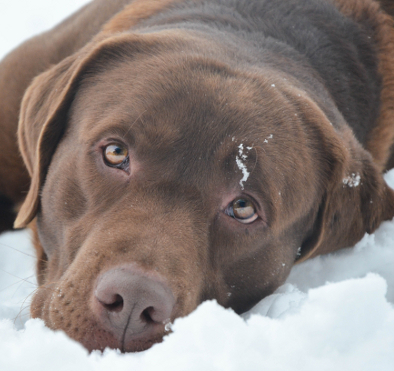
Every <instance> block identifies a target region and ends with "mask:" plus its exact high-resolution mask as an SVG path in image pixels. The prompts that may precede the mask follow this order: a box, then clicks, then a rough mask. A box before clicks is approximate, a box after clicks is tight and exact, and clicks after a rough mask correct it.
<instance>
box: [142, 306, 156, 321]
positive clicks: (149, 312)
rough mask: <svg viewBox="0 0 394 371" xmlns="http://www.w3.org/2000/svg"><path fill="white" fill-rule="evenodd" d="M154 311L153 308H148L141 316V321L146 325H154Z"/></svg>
mask: <svg viewBox="0 0 394 371" xmlns="http://www.w3.org/2000/svg"><path fill="white" fill-rule="evenodd" d="M153 311H154V309H153V307H148V308H146V309H145V310H144V311H143V312H142V313H141V316H140V318H141V320H142V321H143V322H145V323H153V322H155V321H154V320H153V319H152V313H153Z"/></svg>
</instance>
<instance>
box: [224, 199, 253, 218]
mask: <svg viewBox="0 0 394 371" xmlns="http://www.w3.org/2000/svg"><path fill="white" fill-rule="evenodd" d="M239 200H247V201H249V202H250V203H251V204H252V206H253V209H254V214H253V215H252V216H251V217H250V218H246V219H242V218H239V217H236V216H235V214H234V204H235V203H236V202H238V201H239ZM224 213H225V214H226V215H228V216H230V217H231V218H233V219H235V220H236V221H237V222H239V223H242V224H252V223H253V222H254V221H255V220H257V219H258V218H259V213H258V204H257V203H256V201H255V200H254V198H253V197H248V196H239V197H236V198H234V199H233V200H232V201H231V202H230V203H229V204H228V205H227V207H226V209H225V210H224Z"/></svg>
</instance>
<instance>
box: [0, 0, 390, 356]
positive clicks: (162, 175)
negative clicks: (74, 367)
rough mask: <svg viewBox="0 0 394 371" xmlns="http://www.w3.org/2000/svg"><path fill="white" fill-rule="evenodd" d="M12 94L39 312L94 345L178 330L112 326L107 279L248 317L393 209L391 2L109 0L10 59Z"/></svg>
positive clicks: (0, 108)
mask: <svg viewBox="0 0 394 371" xmlns="http://www.w3.org/2000/svg"><path fill="white" fill-rule="evenodd" d="M125 5H126V6H125ZM383 8H384V9H386V10H387V11H388V12H391V10H392V5H391V2H389V1H384V2H383ZM93 20H94V21H93ZM100 30H101V31H100ZM43 41H45V45H47V46H46V47H45V48H43V45H44V43H43ZM15 66H17V68H15ZM21 72H23V73H21ZM32 79H33V80H32ZM31 80H32V81H31ZM30 82H31V83H30ZM0 86H1V89H0V92H1V93H0V94H2V96H4V100H2V99H0V104H1V105H0V112H1V113H2V116H1V120H2V121H1V122H0V124H1V126H0V127H1V128H2V130H4V133H5V135H4V136H2V141H3V142H2V145H4V148H5V149H6V151H2V152H1V153H0V156H4V155H7V156H4V160H3V157H0V163H2V165H1V166H0V179H6V181H3V183H0V195H1V196H0V208H1V210H2V213H3V210H4V213H3V214H2V215H5V217H2V218H0V231H1V230H5V229H7V228H9V226H10V224H11V222H10V220H11V219H13V212H14V211H13V210H14V209H15V208H16V206H15V205H17V204H18V203H20V202H22V201H23V202H22V204H21V207H20V210H19V213H18V216H17V218H16V221H15V226H16V227H17V228H21V227H24V226H26V225H28V224H29V223H31V227H32V229H33V232H34V236H35V240H34V245H35V247H36V250H37V256H38V264H37V275H38V282H39V284H40V287H39V289H38V290H37V292H36V294H35V295H34V298H33V303H32V306H31V313H32V316H33V317H40V318H42V319H44V320H45V322H46V324H47V325H48V326H49V327H51V328H54V329H62V330H64V331H65V332H66V333H67V334H68V335H69V336H71V337H72V338H74V339H76V340H78V341H80V342H81V343H82V344H83V345H84V346H85V347H86V348H88V349H89V350H92V349H104V348H105V347H107V346H109V347H112V348H120V349H121V350H122V351H136V350H142V349H146V348H148V347H149V346H151V345H152V344H153V343H155V342H158V341H161V339H162V336H163V335H164V334H165V333H166V330H165V327H164V324H163V323H156V324H155V326H156V329H157V330H155V331H154V332H145V335H144V334H142V335H141V334H137V335H136V334H135V333H133V331H132V330H130V328H129V327H128V323H129V322H127V324H126V325H125V327H124V328H123V327H122V329H121V331H120V330H119V329H116V328H114V327H113V326H112V327H111V326H110V325H109V324H108V320H107V319H103V318H104V317H103V314H102V313H103V312H102V311H103V308H102V303H101V304H98V295H99V294H98V291H99V288H100V282H102V280H103V279H104V278H103V277H106V278H105V279H107V277H108V276H109V273H108V272H115V271H116V273H113V274H114V276H113V277H118V274H119V271H122V270H126V271H132V272H133V275H138V276H143V277H145V279H147V280H150V281H152V280H153V281H155V282H156V283H157V282H159V284H157V285H159V286H160V287H165V288H166V289H165V290H164V291H166V290H167V289H168V290H167V291H168V292H171V294H170V296H171V297H172V295H173V298H174V300H175V305H174V307H173V309H172V311H171V315H170V320H171V321H173V320H174V319H175V318H177V317H181V316H185V315H187V314H188V313H190V312H191V311H192V310H194V309H195V308H196V306H197V305H198V304H199V303H201V302H202V301H204V300H207V299H216V300H217V301H218V302H219V303H220V304H222V305H223V306H225V307H231V308H233V309H234V310H235V311H237V312H238V313H241V312H243V311H245V310H247V309H249V308H250V307H251V306H253V305H254V304H256V303H257V302H258V301H259V300H261V299H262V298H263V297H264V296H266V295H269V294H271V293H272V292H273V291H274V290H275V289H276V288H277V287H278V286H279V285H281V284H282V283H283V282H284V280H285V279H286V277H287V276H288V274H289V272H290V269H291V267H292V266H293V264H295V263H296V262H299V261H303V260H305V259H308V258H310V257H313V256H316V255H319V254H325V253H329V252H332V251H335V250H337V249H340V248H343V247H346V246H352V245H353V244H355V243H356V242H357V241H359V240H360V239H361V238H362V236H363V235H364V234H365V233H366V232H367V233H372V232H373V231H374V230H375V229H376V228H377V227H378V226H379V224H380V223H381V222H382V221H384V220H389V219H391V218H392V217H393V216H394V192H393V190H391V189H390V188H389V187H388V186H387V185H386V183H385V181H384V180H383V177H382V171H383V170H384V169H388V168H389V167H391V166H392V165H393V163H394V160H393V156H394V155H393V151H392V148H393V142H394V124H393V122H394V120H393V119H394V117H393V115H394V111H393V102H394V33H393V20H392V18H391V16H390V15H389V14H388V13H386V12H385V11H384V10H382V9H381V7H380V5H379V3H378V2H376V1H373V0H350V1H349V0H332V1H331V0H275V1H270V0H241V1H240V0H168V1H154V0H149V1H148V0H144V1H140V0H135V1H111V2H106V1H104V0H96V1H93V2H92V3H91V4H89V5H87V6H86V7H85V8H83V9H82V10H81V11H79V12H78V13H76V14H75V15H73V16H72V17H71V18H70V19H68V20H66V21H65V22H64V23H62V24H61V25H59V26H58V27H57V28H55V29H54V30H52V31H49V32H48V33H46V34H43V35H41V36H38V37H36V38H34V39H32V40H30V41H28V42H27V43H25V44H23V45H22V46H21V47H20V48H18V49H16V50H15V51H14V52H13V53H11V54H10V55H9V56H7V57H6V58H5V59H4V60H3V61H2V63H1V64H0ZM4 92H7V93H4ZM10 92H12V93H10ZM23 92H24V97H23V100H22V102H21V99H22V95H23ZM18 114H19V115H20V119H19V128H18V138H19V148H20V151H21V154H22V157H23V160H24V163H22V161H21V159H20V157H19V155H18V152H17V148H16V142H15V140H14V139H15V138H14V135H15V132H16V122H17V116H18ZM111 141H115V142H117V143H119V142H121V143H123V144H124V145H126V146H127V148H128V150H129V163H128V167H127V169H126V170H121V169H115V168H113V167H110V166H108V164H106V163H105V161H104V160H103V148H105V146H106V145H107V144H108V143H111ZM240 163H241V165H240ZM25 167H26V168H25ZM245 169H247V171H248V176H246V175H245ZM27 174H28V175H29V176H28V175H27ZM245 177H246V179H245ZM29 183H30V185H29ZM26 191H28V193H27V195H26V197H24V195H25V194H24V192H26ZM237 198H249V199H250V200H252V202H253V203H254V205H255V209H256V213H257V214H258V218H257V219H256V220H255V221H254V222H252V223H249V224H244V223H240V222H239V221H237V220H236V219H234V218H233V216H232V215H231V212H229V210H230V209H231V207H232V202H233V201H234V200H236V199H237ZM125 264H126V265H127V267H126V268H125ZM136 272H137V273H136ZM111 274H112V273H111ZM171 300H172V299H171ZM111 305H114V303H112V302H111ZM97 308H99V309H97ZM118 309H119V308H118ZM106 310H108V311H109V312H111V313H110V314H108V316H112V315H113V313H112V312H113V310H112V309H108V308H107V309H106ZM100 313H101V314H100ZM130 315H131V314H130ZM105 316H107V314H105ZM148 317H149V316H148ZM141 318H142V317H141ZM152 318H154V317H152ZM152 318H150V319H149V321H151V322H152ZM145 320H146V321H148V320H147V319H146V318H145V319H142V321H145ZM149 321H148V322H149ZM148 322H147V325H146V326H148V325H149V323H148ZM153 322H154V321H153ZM120 333H121V334H122V335H120Z"/></svg>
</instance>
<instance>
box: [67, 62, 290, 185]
mask: <svg viewBox="0 0 394 371" xmlns="http://www.w3.org/2000/svg"><path fill="white" fill-rule="evenodd" d="M266 80H267V81H266ZM293 111H294V107H292V105H291V103H290V102H289V101H288V100H287V99H286V98H285V97H284V96H283V94H282V93H281V91H280V89H278V88H277V87H276V86H275V84H272V83H271V82H270V81H269V79H268V78H267V79H264V78H262V77H261V75H258V74H253V73H245V71H242V70H237V69H236V68H233V67H230V66H228V65H226V64H225V63H223V62H222V61H220V60H215V59H212V58H203V57H201V56H195V57H191V56H188V57H187V58H184V57H182V56H173V55H169V56H167V58H164V57H163V56H161V58H157V56H153V57H147V58H146V59H145V58H144V59H143V60H141V61H130V60H128V61H123V62H120V63H118V64H116V66H113V65H112V66H110V67H109V68H108V69H106V70H105V71H103V70H101V71H100V72H96V73H91V74H89V75H88V77H84V78H83V80H82V82H81V83H80V86H79V90H78V92H77V93H76V96H75V99H74V103H73V105H72V108H71V115H70V117H71V120H70V121H71V126H74V127H76V130H77V132H78V135H79V137H80V140H81V141H82V142H84V143H90V144H94V143H95V142H98V141H99V140H101V139H103V138H108V137H114V134H115V137H120V138H121V139H122V140H125V141H126V142H128V143H131V144H132V148H133V151H134V153H135V155H136V158H137V159H138V160H139V161H141V162H142V163H146V164H148V165H149V169H150V170H151V171H152V172H153V173H155V174H160V173H166V174H172V175H175V176H176V177H178V178H179V176H180V174H181V175H182V177H183V178H185V179H186V178H187V179H189V180H191V181H192V182H193V183H201V184H207V182H208V181H211V180H212V179H213V178H215V177H218V178H220V177H222V178H223V175H225V176H227V177H229V178H231V174H235V175H236V176H235V178H234V179H236V184H239V180H240V179H238V178H242V179H245V177H246V176H247V175H246V172H248V173H249V172H250V171H249V170H250V169H252V168H253V169H254V174H253V177H254V178H256V176H258V175H259V169H261V168H262V167H261V166H258V167H256V166H255V164H256V163H259V165H261V164H262V163H264V169H265V171H264V172H265V173H267V174H268V173H271V174H270V175H269V176H270V178H271V179H273V181H274V180H275V177H276V175H275V174H276V173H277V172H278V170H280V169H279V168H280V167H281V163H282V162H283V160H281V161H277V160H278V159H279V158H280V157H281V158H282V159H283V158H284V157H286V156H291V155H292V151H291V148H293V147H294V146H295V144H296V142H295V141H294V139H296V136H295V137H292V136H291V135H289V130H288V128H289V125H290V126H291V125H292V124H293V121H294V120H295V119H297V118H296V115H294V114H293ZM283 147H285V148H287V149H288V151H287V152H286V153H283V151H282V150H281V148H283ZM257 149H259V150H257ZM145 169H147V168H146V167H145ZM247 169H249V170H247ZM283 171H285V170H284V169H282V172H283ZM217 172H218V175H215V173H217ZM219 174H220V175H219ZM262 177H263V175H262V173H261V172H260V178H262ZM208 178H209V180H208ZM266 178H267V177H266ZM250 181H251V179H249V182H250ZM239 185H240V186H241V187H242V186H243V183H242V184H239Z"/></svg>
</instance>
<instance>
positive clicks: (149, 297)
mask: <svg viewBox="0 0 394 371" xmlns="http://www.w3.org/2000/svg"><path fill="white" fill-rule="evenodd" d="M93 300H94V301H95V305H94V306H93V307H94V312H95V313H96V316H97V317H98V319H99V321H100V322H101V324H102V325H103V326H104V328H106V330H107V331H110V332H111V333H112V334H113V335H114V337H115V338H117V339H118V340H119V342H121V343H122V346H124V344H127V343H129V342H130V341H135V340H137V341H140V340H143V341H149V340H150V339H151V338H152V339H153V338H154V337H155V336H157V334H158V333H159V332H160V333H162V332H163V331H164V325H165V323H167V322H169V320H170V318H171V313H172V311H173V307H174V303H175V299H174V296H173V294H172V291H171V289H170V288H169V287H168V286H167V285H166V284H165V283H164V280H162V279H161V278H160V277H159V276H158V275H157V274H150V273H149V272H148V273H147V272H144V271H143V270H141V269H139V268H137V267H135V266H134V265H129V266H121V267H116V268H113V269H110V270H108V271H106V272H104V273H103V274H101V275H100V276H99V278H98V280H97V284H96V289H95V291H94V298H93Z"/></svg>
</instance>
